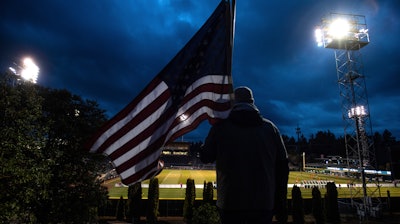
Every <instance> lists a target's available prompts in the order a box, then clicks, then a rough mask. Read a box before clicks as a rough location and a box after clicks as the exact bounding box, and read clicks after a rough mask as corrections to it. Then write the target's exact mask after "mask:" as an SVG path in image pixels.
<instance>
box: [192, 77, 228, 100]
mask: <svg viewBox="0 0 400 224" xmlns="http://www.w3.org/2000/svg"><path fill="white" fill-rule="evenodd" d="M206 83H215V84H229V79H228V76H225V75H206V76H203V77H201V78H199V79H198V80H196V81H195V82H193V83H192V85H190V86H189V87H188V88H187V89H186V93H185V95H187V94H188V93H190V92H192V91H193V90H194V89H196V88H197V87H199V86H201V85H204V84H206Z"/></svg>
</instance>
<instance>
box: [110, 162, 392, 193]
mask: <svg viewBox="0 0 400 224" xmlns="http://www.w3.org/2000/svg"><path fill="white" fill-rule="evenodd" d="M157 178H158V180H159V184H178V185H179V184H181V183H182V184H185V183H186V180H187V179H188V178H191V179H194V181H195V184H196V185H203V183H204V181H206V182H209V181H211V182H214V181H216V174H215V170H168V169H165V170H163V171H162V172H161V173H160V174H159V175H158V176H157ZM309 180H327V181H334V182H335V183H337V184H343V186H342V187H341V188H338V196H339V198H348V197H351V196H353V197H354V196H359V197H362V195H363V193H362V189H361V188H357V189H352V190H351V189H350V188H347V187H346V186H347V183H349V182H355V183H360V181H359V180H356V181H354V179H349V178H347V177H338V176H332V175H327V174H314V173H308V172H296V171H292V172H290V174H289V184H300V182H301V181H309ZM120 182H121V180H120V179H119V178H116V179H113V180H110V181H106V183H105V186H107V187H108V190H109V197H110V198H119V197H120V196H123V197H124V198H127V192H128V188H127V187H115V184H117V183H120ZM148 182H149V181H144V182H143V183H145V184H148ZM249 187H251V186H249ZM388 190H389V191H390V195H391V196H392V197H400V187H399V188H394V187H391V188H386V187H381V188H380V193H379V190H378V189H377V188H375V187H369V188H368V192H367V193H368V195H372V196H374V197H376V196H382V197H387V191H388ZM311 191H312V189H310V188H301V193H302V197H303V198H311V197H312V195H311ZM320 191H321V194H322V195H324V194H325V193H326V191H325V189H323V188H322V189H320ZM216 196H217V192H216V191H214V198H216ZM291 196H292V195H291V188H289V189H288V198H291ZM142 197H143V198H147V188H143V196H142ZM202 197H203V188H202V187H201V188H196V198H197V199H201V198H202ZM184 198H185V189H184V188H182V189H181V188H180V187H178V188H173V189H166V188H160V199H184Z"/></svg>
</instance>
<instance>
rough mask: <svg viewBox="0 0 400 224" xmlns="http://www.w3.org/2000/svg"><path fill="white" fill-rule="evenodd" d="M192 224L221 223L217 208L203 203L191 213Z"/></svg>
mask: <svg viewBox="0 0 400 224" xmlns="http://www.w3.org/2000/svg"><path fill="white" fill-rule="evenodd" d="M192 223H193V224H219V223H221V220H220V217H219V213H218V210H217V207H216V206H215V205H212V204H210V203H203V204H202V205H200V206H199V207H198V208H196V209H194V211H193V218H192Z"/></svg>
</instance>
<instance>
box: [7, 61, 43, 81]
mask: <svg viewBox="0 0 400 224" xmlns="http://www.w3.org/2000/svg"><path fill="white" fill-rule="evenodd" d="M9 69H10V71H12V72H13V73H14V74H15V75H17V76H20V77H21V78H22V79H23V80H25V81H28V82H31V83H36V82H37V79H38V76H39V67H38V66H37V65H36V64H35V62H34V61H33V60H32V59H31V58H28V57H27V58H24V59H23V60H22V66H19V65H17V68H13V67H10V68H9Z"/></svg>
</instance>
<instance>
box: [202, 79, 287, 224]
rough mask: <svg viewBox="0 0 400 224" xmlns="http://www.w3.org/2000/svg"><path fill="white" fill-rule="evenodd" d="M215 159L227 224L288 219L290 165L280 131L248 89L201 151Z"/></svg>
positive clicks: (219, 201) (243, 89) (242, 91)
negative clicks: (258, 106) (264, 114)
mask: <svg viewBox="0 0 400 224" xmlns="http://www.w3.org/2000/svg"><path fill="white" fill-rule="evenodd" d="M200 158H201V160H202V162H204V163H212V162H214V161H216V168H217V196H218V197H217V198H218V199H217V207H218V208H219V211H220V215H221V219H222V223H223V224H225V223H229V224H235V223H249V224H250V223H251V224H257V223H260V224H261V223H263V224H264V223H271V222H272V216H273V213H274V212H275V213H276V218H277V219H278V220H280V221H282V222H285V221H286V195H287V181H288V175H289V167H288V160H287V153H286V148H285V146H284V144H283V141H282V138H281V135H280V133H279V130H278V128H277V127H276V126H275V125H274V124H273V123H272V122H271V121H269V120H267V119H265V118H263V117H262V116H261V114H260V112H259V110H258V109H257V107H256V106H255V105H254V98H253V94H252V91H251V90H250V89H249V88H248V87H238V88H237V89H236V90H235V104H234V106H233V108H232V111H231V112H230V114H229V117H228V118H227V119H225V120H223V121H221V122H219V123H217V124H216V125H214V126H213V127H212V128H211V129H210V132H209V134H208V136H207V138H206V140H205V143H204V146H203V148H202V150H201V151H200Z"/></svg>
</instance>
